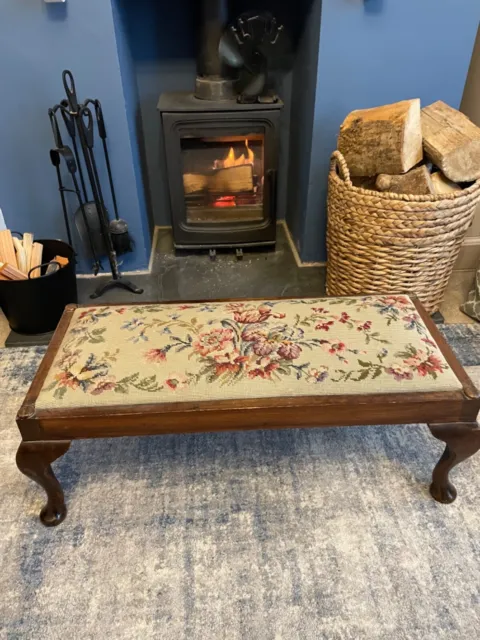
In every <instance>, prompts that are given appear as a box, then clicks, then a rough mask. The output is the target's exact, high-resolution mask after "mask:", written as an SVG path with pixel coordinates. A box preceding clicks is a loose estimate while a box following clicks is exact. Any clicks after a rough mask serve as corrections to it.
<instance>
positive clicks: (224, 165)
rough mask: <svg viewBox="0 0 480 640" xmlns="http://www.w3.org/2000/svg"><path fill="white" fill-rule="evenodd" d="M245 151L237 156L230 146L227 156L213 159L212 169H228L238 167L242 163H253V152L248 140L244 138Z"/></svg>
mask: <svg viewBox="0 0 480 640" xmlns="http://www.w3.org/2000/svg"><path fill="white" fill-rule="evenodd" d="M245 151H246V155H245V153H242V155H241V156H239V157H238V158H236V157H235V150H234V148H233V147H230V150H229V152H228V154H227V157H226V158H225V159H224V160H215V162H214V163H213V168H214V169H229V168H230V167H240V166H242V165H244V164H251V165H253V163H254V160H255V154H254V153H253V151H252V150H251V149H250V147H249V146H248V140H247V138H245Z"/></svg>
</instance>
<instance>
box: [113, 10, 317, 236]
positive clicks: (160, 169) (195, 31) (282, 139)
mask: <svg viewBox="0 0 480 640" xmlns="http://www.w3.org/2000/svg"><path fill="white" fill-rule="evenodd" d="M199 5H200V3H199V2H197V1H196V0H177V2H175V3H171V4H169V5H168V9H167V7H166V6H165V4H164V3H161V2H156V0H135V2H132V0H119V6H120V9H121V17H122V24H123V25H124V27H125V38H124V42H125V47H124V49H125V53H126V56H127V57H128V58H129V60H128V62H129V64H128V65H125V67H126V68H127V69H128V71H129V73H130V74H131V78H133V84H134V88H135V91H136V95H135V96H133V98H132V102H135V103H136V105H137V109H136V113H135V133H136V139H137V142H138V146H139V150H140V156H141V163H140V165H141V172H142V176H143V184H144V187H145V193H146V197H147V206H148V208H149V212H150V217H151V219H152V220H153V222H154V224H156V225H160V226H165V225H168V226H172V225H176V228H174V232H175V235H176V238H175V242H176V244H177V246H188V245H189V244H190V242H191V237H189V236H190V231H191V230H192V227H193V228H194V229H195V228H196V230H197V231H198V230H199V229H200V228H204V229H205V228H207V230H209V232H210V233H211V231H212V225H213V224H214V223H213V222H212V220H209V219H208V218H209V212H208V209H209V207H208V205H207V206H206V207H205V206H199V207H198V208H199V209H201V211H197V212H196V213H197V214H200V215H195V214H194V213H192V211H191V207H188V206H187V207H185V211H184V214H185V215H184V218H183V222H182V223H177V224H176V223H175V219H174V218H172V206H173V205H174V203H173V201H175V200H176V199H178V200H179V193H180V194H181V196H182V198H184V196H185V194H184V193H183V189H184V185H183V184H182V182H181V180H180V182H179V175H178V172H177V174H176V177H175V178H173V180H174V181H175V184H176V189H175V190H174V192H173V198H171V194H172V191H171V189H170V188H169V177H170V179H171V180H172V176H171V175H170V176H169V168H168V166H167V164H168V162H167V160H168V158H169V156H170V146H169V145H171V144H178V140H179V138H178V132H179V128H178V127H179V126H180V125H179V123H178V126H174V128H173V130H172V128H171V125H172V118H173V120H175V118H177V117H178V114H179V112H180V111H181V110H182V109H181V107H179V106H178V105H177V107H175V108H172V102H171V100H169V99H168V96H170V97H171V96H172V95H173V94H183V96H184V97H185V96H186V94H192V93H193V92H194V90H195V78H196V72H197V69H196V66H197V65H196V57H197V53H198V50H199V35H200V34H199V23H200V22H199V21H200V15H199ZM319 8H320V0H298V1H296V2H295V3H294V2H292V1H291V0H230V1H229V14H230V15H231V16H232V17H233V18H234V17H236V16H238V15H240V14H241V13H242V12H244V11H246V10H250V9H256V10H266V11H270V12H271V13H272V14H274V15H275V16H276V18H277V19H278V21H279V23H281V24H284V25H285V28H286V29H287V31H288V33H289V36H290V39H291V50H290V52H289V54H288V55H285V56H284V57H283V58H282V59H278V60H277V61H276V63H275V65H274V68H272V70H271V72H270V74H269V76H270V78H271V81H272V82H271V85H272V88H273V89H274V90H275V92H276V93H277V94H278V96H279V98H280V101H279V102H278V103H277V104H275V105H259V104H257V105H247V109H246V110H245V111H250V116H251V117H249V118H247V117H246V116H245V113H244V114H243V115H242V116H241V119H242V118H243V119H244V125H245V127H244V129H243V133H245V134H246V135H244V136H243V138H241V139H240V140H238V139H236V140H232V144H228V142H227V141H225V142H222V143H221V145H220V147H222V148H221V149H218V157H217V156H215V157H214V158H213V160H214V161H215V160H219V161H222V160H224V159H225V158H226V157H228V154H229V152H230V148H232V147H233V149H234V154H235V157H236V158H237V159H238V158H239V157H240V156H241V155H242V153H243V151H244V150H245V149H246V147H245V138H247V143H248V145H249V146H250V148H251V150H253V152H254V153H256V151H257V148H256V147H258V145H259V141H258V140H256V141H254V140H253V139H252V136H260V137H261V136H264V141H267V142H268V144H267V145H266V146H265V144H264V145H263V148H262V150H261V151H260V150H259V153H260V155H262V156H263V163H264V167H263V169H262V171H261V175H259V174H258V168H259V164H260V161H259V159H256V160H255V164H254V175H253V180H254V183H255V186H256V187H258V186H259V187H260V189H258V188H257V189H256V195H261V197H262V207H261V209H262V211H261V215H250V213H248V211H245V209H248V204H249V203H248V200H245V199H243V200H242V199H241V198H240V199H239V198H237V197H236V196H235V200H236V202H235V205H236V206H235V207H233V206H230V205H231V203H232V194H228V193H226V194H224V195H225V200H223V202H222V201H221V200H219V201H218V202H217V206H215V210H216V211H215V213H216V217H217V219H218V218H221V217H222V216H223V217H225V216H228V217H229V218H230V219H231V220H232V224H233V225H234V226H235V228H236V231H235V237H232V239H231V241H230V243H228V244H229V245H234V246H235V245H240V246H247V244H250V245H255V244H257V243H258V244H263V245H266V244H270V245H271V244H272V243H273V242H274V232H275V225H273V229H272V225H271V222H272V210H273V207H274V205H276V208H275V211H276V216H273V217H274V219H275V218H276V220H277V221H278V220H282V219H285V220H286V222H287V224H288V227H289V229H290V231H291V233H292V235H293V237H294V241H295V242H297V238H300V237H301V235H302V234H303V233H304V222H305V220H304V218H305V215H306V210H305V198H306V193H307V191H308V189H311V188H312V187H313V188H314V187H315V185H312V184H309V181H308V179H306V176H308V173H309V167H310V147H311V143H312V118H313V102H314V99H315V86H316V82H317V78H316V56H317V54H318V40H319V30H320V20H319V17H320V15H319V13H320V12H319ZM312 52H314V53H313V57H312ZM315 52H317V53H315ZM161 95H164V96H165V95H166V96H167V100H166V102H162V101H161V102H160V104H159V102H158V100H159V96H161ZM198 102H200V101H197V103H198ZM201 102H205V101H201ZM234 105H235V111H237V110H238V109H237V105H236V103H235V102H234ZM157 106H160V109H161V112H162V117H163V116H164V115H166V113H167V111H168V110H169V113H170V114H176V116H175V117H173V116H172V117H170V116H169V117H167V118H166V119H167V120H169V125H170V127H167V128H164V127H163V126H162V117H159V112H158V110H157ZM238 106H240V105H238ZM127 107H128V105H127ZM210 107H211V105H210ZM222 108H223V109H225V105H223V107H222ZM205 109H206V107H205ZM187 111H188V109H187ZM193 111H195V109H194V110H193ZM197 111H199V110H198V109H197ZM201 111H202V110H200V111H199V114H198V113H197V114H196V115H199V118H197V117H196V116H195V118H193V120H194V121H196V122H197V124H198V120H199V119H200V120H205V118H206V114H205V113H203V114H202V113H201ZM260 112H262V113H260ZM280 114H281V118H280ZM184 116H185V112H184V113H183V114H182V118H184ZM185 117H186V116H185ZM238 117H240V116H238ZM186 119H187V120H188V119H189V120H190V122H192V109H190V118H188V117H186ZM255 119H257V123H256V127H255V126H254V127H253V128H252V125H254V124H255V122H254V121H255ZM184 125H185V122H183V124H182V125H181V127H184ZM189 126H190V125H189ZM242 126H243V125H242ZM181 127H180V128H181ZM197 132H198V131H197ZM200 133H202V132H200ZM217 133H219V132H217ZM220 135H221V137H222V136H223V137H224V138H228V137H229V136H230V137H232V136H233V138H235V136H240V137H241V136H242V132H238V131H237V132H236V131H233V130H232V129H230V130H227V131H223V132H222V133H221V134H220ZM205 137H206V136H204V135H203V134H202V135H200V136H199V138H205ZM207 137H208V136H207ZM252 140H253V144H251V142H252ZM197 142H198V143H199V144H203V143H202V142H201V141H200V140H199V141H197ZM183 144H185V143H183ZM261 146H262V145H261ZM165 149H166V150H167V153H165ZM197 149H198V145H197ZM277 151H278V155H277V156H276V158H275V154H276V153H277ZM222 154H223V155H222ZM187 155H188V154H186V153H184V154H183V157H182V162H183V160H185V159H186V156H187ZM190 155H191V154H190ZM187 162H190V166H191V162H192V160H191V158H190V160H187ZM185 172H187V171H185ZM188 172H190V173H194V171H188ZM181 173H182V174H183V173H184V171H183V169H182V171H181ZM171 186H172V183H171V184H170V187H171ZM274 187H275V188H274ZM260 192H261V193H260ZM175 193H176V195H175ZM234 195H235V194H234ZM218 197H219V198H221V197H222V195H221V194H219V196H218ZM239 203H242V204H243V209H244V210H243V211H242V206H239ZM200 204H205V203H200ZM182 206H183V205H182ZM234 208H235V210H236V211H235V214H234V215H232V212H233V209H234ZM188 209H190V211H188ZM205 209H207V211H205ZM210 209H211V207H210ZM210 213H211V211H210ZM243 213H246V214H247V216H246V217H247V219H245V218H244V219H243V220H239V219H238V218H239V217H241V216H242V214H243ZM258 213H259V211H258V210H257V214H258ZM260 218H261V219H260ZM214 242H215V243H217V246H219V245H218V243H219V242H220V238H219V237H217V238H214ZM319 244H320V245H321V244H322V240H321V238H320V243H319ZM201 246H212V245H211V243H209V242H205V243H201Z"/></svg>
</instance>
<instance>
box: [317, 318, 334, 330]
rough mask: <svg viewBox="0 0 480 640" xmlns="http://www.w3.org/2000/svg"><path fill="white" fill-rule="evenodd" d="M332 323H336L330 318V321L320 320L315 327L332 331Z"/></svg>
mask: <svg viewBox="0 0 480 640" xmlns="http://www.w3.org/2000/svg"><path fill="white" fill-rule="evenodd" d="M332 324H334V321H333V320H328V322H319V323H318V324H317V326H316V327H315V329H317V331H330V327H331V326H332Z"/></svg>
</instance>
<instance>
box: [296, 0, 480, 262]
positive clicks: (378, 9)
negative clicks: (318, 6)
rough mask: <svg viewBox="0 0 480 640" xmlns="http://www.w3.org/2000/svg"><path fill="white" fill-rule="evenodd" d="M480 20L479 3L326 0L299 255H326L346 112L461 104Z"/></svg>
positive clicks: (457, 0) (468, 0) (309, 257)
mask: <svg viewBox="0 0 480 640" xmlns="http://www.w3.org/2000/svg"><path fill="white" fill-rule="evenodd" d="M479 20H480V2H479V0H455V1H453V0H441V1H439V0H421V1H419V0H401V1H400V0H365V1H364V2H363V3H362V2H356V1H352V0H323V2H322V11H321V28H320V48H319V56H318V67H317V73H316V78H317V84H316V97H315V108H314V117H313V135H312V148H311V158H310V169H309V180H308V181H309V185H310V186H309V189H308V196H307V201H306V204H305V209H304V210H303V211H302V212H299V213H300V216H301V218H303V219H304V224H303V226H302V231H301V235H297V237H296V242H297V245H298V247H299V249H300V253H301V256H302V258H303V260H305V261H314V260H324V259H325V258H326V252H325V244H324V238H325V225H326V191H327V175H328V165H329V157H330V154H331V152H332V151H333V150H334V149H335V146H336V137H337V134H338V129H339V126H340V124H341V123H342V121H343V119H344V118H345V116H346V115H347V114H348V113H349V112H350V111H352V110H353V109H361V108H366V107H373V106H377V105H381V104H385V103H390V102H395V101H397V100H403V99H406V98H414V97H419V98H420V99H421V101H422V103H423V104H425V105H426V104H429V103H431V102H434V101H435V100H444V101H445V102H447V103H448V104H450V105H452V106H453V107H457V108H458V107H459V105H460V101H461V98H462V92H463V88H464V85H465V79H466V75H467V71H468V66H469V62H470V58H471V55H472V49H473V44H474V41H475V35H476V32H477V27H478V23H479Z"/></svg>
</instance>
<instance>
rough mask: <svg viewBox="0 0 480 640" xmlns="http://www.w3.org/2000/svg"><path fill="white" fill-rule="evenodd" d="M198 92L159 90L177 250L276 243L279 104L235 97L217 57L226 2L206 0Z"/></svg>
mask: <svg viewBox="0 0 480 640" xmlns="http://www.w3.org/2000/svg"><path fill="white" fill-rule="evenodd" d="M203 9H204V26H203V29H202V34H203V35H202V39H203V42H202V46H201V51H200V55H199V60H198V77H197V82H196V92H195V94H193V93H177V92H170V93H164V94H162V95H161V96H160V100H159V103H158V109H159V111H160V113H161V118H162V127H163V137H164V146H165V157H166V167H167V178H168V188H169V192H170V206H171V216H172V226H173V237H174V244H175V247H176V248H179V249H188V248H202V249H204V248H208V249H215V248H222V247H223V248H230V247H231V248H243V247H249V246H259V245H274V244H275V232H276V192H277V182H276V178H277V170H278V155H279V126H280V116H281V111H282V108H283V103H282V102H281V101H280V100H278V99H277V98H271V97H266V98H264V99H261V100H259V101H255V102H251V103H247V104H245V103H244V102H240V101H238V100H237V98H236V95H235V93H234V86H235V85H234V80H233V79H232V78H231V77H230V76H231V74H229V73H228V72H225V71H224V68H223V65H222V63H221V61H220V60H219V54H218V44H219V39H220V37H221V34H222V30H223V28H224V26H225V24H224V23H225V3H224V0H204V2H203Z"/></svg>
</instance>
